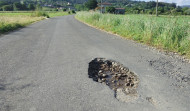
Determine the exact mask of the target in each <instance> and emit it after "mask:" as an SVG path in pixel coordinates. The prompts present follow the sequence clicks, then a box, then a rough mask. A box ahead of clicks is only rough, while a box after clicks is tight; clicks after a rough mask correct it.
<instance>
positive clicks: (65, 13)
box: [48, 11, 69, 17]
mask: <svg viewBox="0 0 190 111" xmlns="http://www.w3.org/2000/svg"><path fill="white" fill-rule="evenodd" d="M48 15H49V16H50V17H57V16H65V15H69V14H68V13H67V12H61V11H60V12H48Z"/></svg>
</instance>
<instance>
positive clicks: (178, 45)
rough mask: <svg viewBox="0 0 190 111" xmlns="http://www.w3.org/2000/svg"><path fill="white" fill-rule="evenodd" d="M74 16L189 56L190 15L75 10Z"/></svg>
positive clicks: (101, 27) (130, 37) (119, 33)
mask: <svg viewBox="0 0 190 111" xmlns="http://www.w3.org/2000/svg"><path fill="white" fill-rule="evenodd" d="M76 18H77V19H78V20H80V21H83V22H86V23H88V24H91V25H93V26H95V27H98V28H100V29H104V30H106V31H110V32H112V33H115V34H118V35H121V36H123V37H126V38H128V39H133V40H136V41H138V42H141V43H145V44H148V45H151V46H155V47H157V48H159V49H163V50H166V51H172V52H178V53H179V54H181V55H185V56H187V57H190V16H159V17H156V16H152V15H140V14H138V15H113V14H100V13H98V12H79V13H77V15H76Z"/></svg>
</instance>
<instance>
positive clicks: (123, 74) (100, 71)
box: [88, 58, 139, 101]
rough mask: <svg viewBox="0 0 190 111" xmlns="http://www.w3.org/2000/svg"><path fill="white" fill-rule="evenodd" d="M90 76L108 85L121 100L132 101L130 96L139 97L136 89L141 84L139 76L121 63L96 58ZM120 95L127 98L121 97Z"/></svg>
mask: <svg viewBox="0 0 190 111" xmlns="http://www.w3.org/2000/svg"><path fill="white" fill-rule="evenodd" d="M88 75H89V78H92V79H93V80H94V81H96V82H99V83H105V84H106V85H108V86H109V87H110V88H111V89H112V90H114V92H115V97H116V98H117V99H119V100H121V99H123V100H122V101H130V100H131V99H130V100H129V96H136V95H137V91H136V88H137V87H138V83H139V79H138V77H137V75H136V74H135V73H133V72H131V71H130V70H129V69H128V68H126V67H124V66H123V65H122V64H120V63H119V62H116V61H113V60H106V59H104V58H95V59H94V60H92V61H91V62H90V63H89V69H88ZM121 92H122V94H121ZM118 94H120V95H125V96H126V97H123V96H122V97H120V95H118ZM130 98H131V97H130Z"/></svg>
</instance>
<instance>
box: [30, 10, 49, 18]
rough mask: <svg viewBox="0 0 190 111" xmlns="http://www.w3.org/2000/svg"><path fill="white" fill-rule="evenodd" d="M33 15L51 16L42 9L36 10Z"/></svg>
mask: <svg viewBox="0 0 190 111" xmlns="http://www.w3.org/2000/svg"><path fill="white" fill-rule="evenodd" d="M32 16H34V17H40V16H43V17H47V18H49V15H48V14H47V13H46V12H42V11H36V12H34V13H32Z"/></svg>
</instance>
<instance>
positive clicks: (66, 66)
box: [0, 15, 190, 111]
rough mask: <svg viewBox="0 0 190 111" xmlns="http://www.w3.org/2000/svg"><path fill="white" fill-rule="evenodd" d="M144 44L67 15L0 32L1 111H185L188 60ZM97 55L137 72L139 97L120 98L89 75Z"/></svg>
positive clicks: (189, 72)
mask: <svg viewBox="0 0 190 111" xmlns="http://www.w3.org/2000/svg"><path fill="white" fill-rule="evenodd" d="M147 48H148V47H146V46H144V45H140V44H138V43H135V42H132V41H130V40H124V39H122V38H121V37H118V36H115V35H111V34H108V33H105V32H102V31H100V30H97V29H94V28H92V27H89V26H87V25H85V24H83V23H81V22H79V21H77V20H76V19H75V18H74V16H71V15H69V16H64V17H57V18H50V19H47V20H43V21H40V22H38V23H35V24H32V25H30V26H28V27H26V28H23V29H20V30H17V31H14V32H11V33H9V34H5V35H1V36H0V111H189V110H190V105H189V104H190V87H189V86H190V65H189V64H188V63H185V62H182V61H181V60H179V59H175V58H172V57H170V56H166V55H164V54H162V53H158V52H157V51H155V50H149V49H147ZM96 57H103V58H106V59H112V60H116V61H118V62H120V63H122V64H124V65H125V66H126V67H128V68H129V69H130V70H131V71H133V72H135V73H136V74H137V75H138V76H139V79H140V84H139V87H138V88H137V91H138V95H139V97H138V99H137V100H134V101H131V102H129V103H125V102H121V101H118V100H117V99H115V97H114V92H113V91H112V90H111V89H109V87H108V86H106V85H104V84H100V83H97V82H94V81H93V80H92V79H90V78H88V63H89V62H90V61H91V60H92V59H93V58H96Z"/></svg>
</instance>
